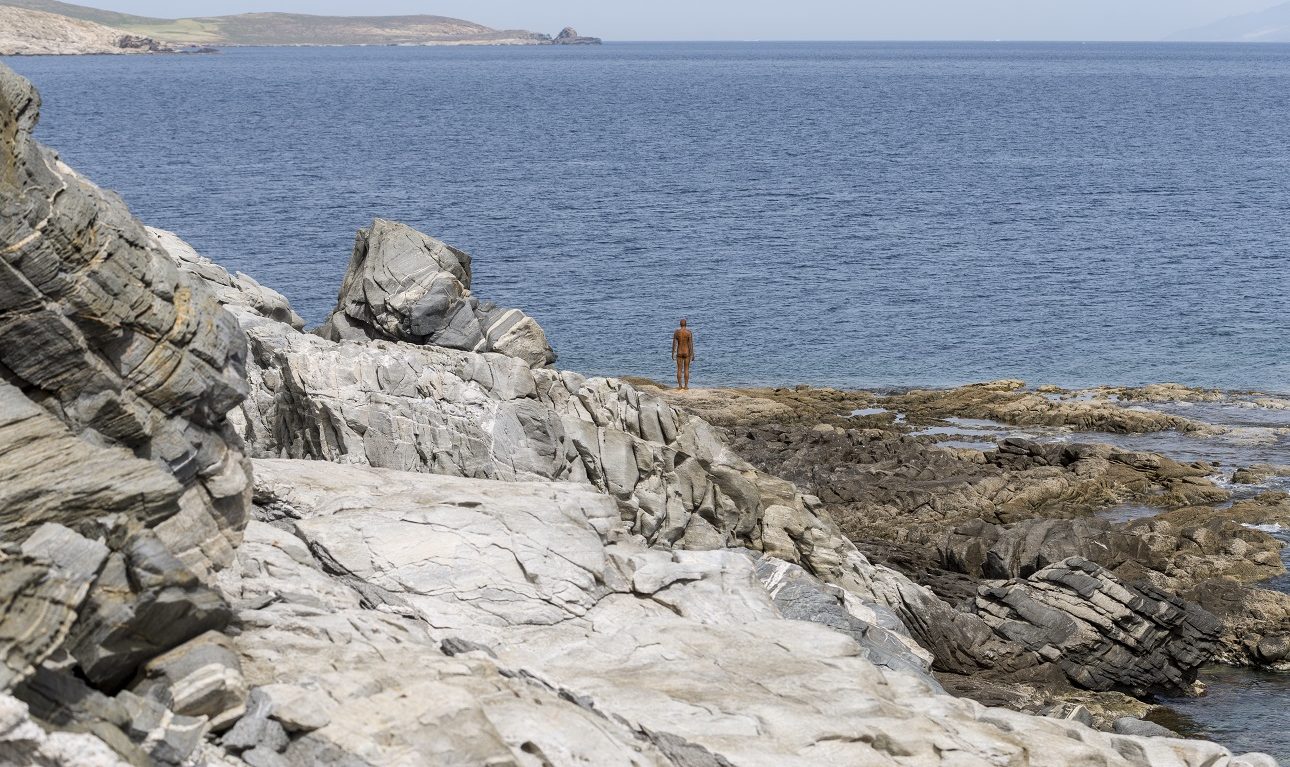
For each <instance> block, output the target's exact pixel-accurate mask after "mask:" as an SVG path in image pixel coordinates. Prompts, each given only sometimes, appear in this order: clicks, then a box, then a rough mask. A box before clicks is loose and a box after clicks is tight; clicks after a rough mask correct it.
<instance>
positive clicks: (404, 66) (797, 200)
mask: <svg viewBox="0 0 1290 767" xmlns="http://www.w3.org/2000/svg"><path fill="white" fill-rule="evenodd" d="M7 63H9V64H10V65H11V66H13V67H15V68H16V69H18V70H19V71H20V72H22V73H23V74H25V75H27V76H29V77H30V78H31V79H32V80H34V81H35V83H36V84H37V85H38V86H39V87H40V88H41V90H42V92H43V93H44V96H45V101H46V108H45V112H44V115H45V116H44V120H43V122H42V126H41V129H40V132H39V135H40V136H41V137H42V138H43V140H44V141H45V142H46V143H49V144H51V145H53V146H55V147H57V148H59V149H60V150H62V152H63V154H64V156H65V157H66V158H67V160H68V161H69V162H70V163H72V164H73V165H74V166H75V167H77V168H78V169H80V170H81V171H83V172H84V173H86V174H88V175H89V176H90V177H91V178H93V179H94V180H96V181H97V182H99V183H100V184H102V185H104V186H107V187H110V188H113V189H116V190H119V191H120V192H121V193H122V194H123V195H124V196H125V198H126V200H127V201H128V202H129V203H130V205H131V206H132V207H133V208H134V210H135V211H136V212H137V213H138V214H139V215H140V216H141V217H142V218H144V219H145V220H146V221H147V222H149V223H151V224H153V225H156V226H162V227H165V228H169V229H174V230H176V231H178V232H179V233H180V234H181V235H182V236H184V237H186V238H187V239H189V240H190V241H192V242H193V243H194V244H195V245H196V246H197V247H198V248H199V250H201V251H203V252H204V253H205V254H207V255H209V256H210V257H212V258H214V259H216V260H218V261H220V262H222V263H224V264H226V265H228V266H230V267H232V268H235V269H239V270H242V271H245V272H247V273H249V274H251V275H252V276H254V277H256V278H257V279H259V280H260V281H261V282H264V283H265V284H268V285H271V286H273V287H276V288H278V289H280V290H282V291H283V292H284V293H286V294H287V296H288V297H289V298H290V299H291V300H292V302H293V303H294V304H295V306H296V307H297V309H298V310H299V311H300V312H301V313H302V314H303V315H305V316H306V318H307V319H309V320H310V321H313V322H317V321H320V320H322V319H323V318H324V316H325V315H326V313H327V312H328V310H329V309H330V307H331V305H332V303H333V302H334V301H335V296H336V289H337V287H338V284H339V281H340V277H341V274H342V272H343V270H344V268H345V265H346V261H347V259H348V255H349V250H350V248H351V246H352V241H353V233H354V230H355V229H356V228H358V227H360V226H363V225H364V224H365V223H366V222H368V221H370V219H371V218H372V217H373V216H384V217H389V218H395V219H400V220H403V221H406V222H408V223H410V224H412V225H414V226H416V227H418V228H420V229H423V230H425V231H427V232H429V233H432V234H435V235H437V236H439V237H441V238H443V239H445V240H448V241H450V242H452V243H454V244H456V245H459V246H461V247H464V248H466V249H468V250H470V251H471V252H473V253H474V254H475V255H476V257H477V261H476V264H477V268H476V288H477V292H479V293H480V294H482V295H484V296H487V297H491V298H494V299H496V300H498V301H500V302H502V303H505V304H512V305H520V306H523V307H525V308H527V309H528V310H529V311H530V312H531V313H533V314H534V315H536V316H537V318H538V319H539V320H540V321H541V322H542V323H543V324H544V325H545V327H546V328H547V330H548V332H549V334H550V335H551V336H552V338H553V341H554V344H555V346H556V348H557V349H558V351H560V352H561V354H562V363H561V364H562V365H563V366H565V367H570V368H573V369H578V370H582V371H584V372H590V373H598V372H604V373H615V374H639V375H648V376H654V377H659V378H666V377H668V376H669V369H668V366H669V364H670V363H669V360H668V359H667V350H668V343H669V339H670V332H671V328H672V327H673V325H674V323H675V320H676V319H677V318H679V317H681V316H686V317H688V318H689V319H690V322H691V325H692V326H693V327H694V328H695V330H696V332H697V337H698V341H699V358H698V362H697V363H696V373H697V375H698V381H699V382H700V383H702V384H713V383H758V382H760V383H767V382H769V383H799V382H806V383H817V384H839V385H888V384H890V385H910V384H951V383H959V382H965V381H972V380H981V379H988V378H996V377H1002V376H1015V377H1023V378H1026V379H1028V380H1030V381H1031V382H1032V383H1043V382H1052V383H1060V384H1067V385H1078V384H1093V383H1122V384H1132V383H1144V382H1153V381H1162V380H1178V381H1181V382H1184V383H1190V384H1204V385H1216V386H1222V387H1228V388H1245V387H1250V388H1261V389H1271V390H1275V391H1285V390H1287V389H1290V385H1288V384H1287V383H1286V381H1287V378H1288V374H1290V363H1288V360H1290V336H1288V334H1287V333H1286V332H1285V330H1286V322H1285V299H1284V296H1285V293H1286V290H1287V289H1288V288H1290V271H1288V270H1287V266H1286V262H1285V259H1286V256H1287V253H1290V120H1287V119H1286V115H1287V113H1288V111H1290V110H1287V107H1288V106H1290V46H1279V45H1267V46H1218V45H1215V46H1204V45H1195V46H1193V45H1164V44H1161V45H1073V44H1072V45H1049V44H1034V45H1025V44H1007V45H992V44H976V45H960V44H817V43H813V44H685V45H672V44H622V45H607V46H603V47H600V48H578V49H573V48H569V49H565V48H557V47H543V48H472V49H436V48H317V49H243V50H236V49H235V50H229V51H226V52H224V53H222V54H219V55H214V56H184V57H118V58H113V57H84V58H70V57H69V58H31V59H9V60H7Z"/></svg>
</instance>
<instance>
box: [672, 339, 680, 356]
mask: <svg viewBox="0 0 1290 767" xmlns="http://www.w3.org/2000/svg"><path fill="white" fill-rule="evenodd" d="M679 335H680V334H679V333H673V334H672V359H676V347H678V346H680V342H681V339H680V338H678V337H677V336H679Z"/></svg>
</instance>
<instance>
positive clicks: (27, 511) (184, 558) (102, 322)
mask: <svg viewBox="0 0 1290 767" xmlns="http://www.w3.org/2000/svg"><path fill="white" fill-rule="evenodd" d="M38 104H39V102H38V99H37V96H36V94H35V91H34V90H33V89H32V88H31V86H30V84H29V83H27V82H26V81H25V80H23V79H21V78H19V77H18V76H16V75H14V74H13V73H12V72H11V71H9V70H8V69H7V68H4V67H2V66H0V167H3V168H5V169H6V170H5V172H4V173H3V174H0V199H2V200H3V201H4V202H3V206H4V215H3V217H0V505H3V508H4V515H3V520H0V531H2V532H3V549H2V552H3V553H0V604H2V605H3V612H0V645H2V646H3V650H4V654H5V663H4V666H3V668H2V669H0V692H5V693H10V694H12V695H13V696H15V697H16V698H18V699H20V700H22V701H23V702H24V703H26V704H28V705H29V706H31V710H32V714H33V715H34V716H35V717H37V718H38V719H39V720H41V721H42V722H44V723H46V724H48V725H57V726H60V727H67V728H69V729H74V730H77V731H81V732H89V733H92V735H93V737H94V738H98V739H99V740H100V741H102V742H103V743H105V744H107V746H109V747H110V748H111V749H112V750H113V751H114V752H116V753H117V754H119V755H121V756H122V757H123V758H125V759H126V760H127V761H132V762H134V763H145V762H150V763H156V764H179V763H181V762H183V761H185V760H186V759H188V757H189V756H190V755H191V754H192V753H193V752H194V750H195V749H196V748H197V747H198V745H199V744H200V742H201V739H202V737H203V734H204V732H205V729H206V727H207V723H208V720H207V719H205V718H200V717H187V716H184V715H181V714H178V713H176V712H175V711H173V710H171V709H170V708H168V706H170V705H172V704H174V703H175V702H176V700H177V698H176V696H175V695H173V694H169V692H173V691H169V692H168V688H170V687H171V684H170V683H169V682H168V681H166V679H164V678H158V679H156V680H154V683H153V684H152V687H153V689H154V690H155V691H156V692H157V693H158V699H147V698H143V697H141V696H140V695H138V694H137V693H136V692H135V691H132V690H130V689H127V688H129V687H131V686H132V685H133V684H134V683H135V680H136V675H137V674H139V673H140V672H141V670H142V669H143V668H144V667H145V666H146V665H147V664H148V663H149V662H150V661H154V660H155V659H156V657H157V656H159V655H162V654H164V653H173V652H182V650H179V649H177V648H181V647H183V646H185V645H186V644H188V643H189V642H191V641H195V640H196V639H197V637H199V635H202V634H204V633H206V632H210V631H218V630H220V629H222V628H224V627H225V626H226V625H227V623H228V620H229V618H230V617H231V613H230V610H229V608H228V606H227V604H225V602H224V601H223V599H222V598H221V597H220V596H219V595H218V594H217V593H216V592H215V591H213V590H212V589H211V588H210V584H211V583H212V582H213V577H214V573H216V572H217V571H219V570H220V569H221V568H223V567H226V566H228V565H229V564H231V563H232V562H233V560H234V555H233V551H234V547H235V546H236V545H237V544H238V543H239V541H240V540H241V530H242V528H243V526H244V525H245V522H246V515H247V509H248V508H249V505H250V493H251V480H250V474H249V468H250V466H249V463H248V462H247V460H246V459H245V457H244V456H243V454H242V450H241V440H240V439H239V438H238V437H237V435H236V434H235V433H234V431H233V430H232V428H231V426H230V424H229V422H228V421H227V418H226V415H227V413H228V412H229V410H230V409H231V408H233V407H234V406H236V405H237V404H238V402H239V401H240V400H241V399H242V397H244V396H245V395H246V391H247V387H246V382H245V378H244V376H245V356H246V341H245V338H244V337H243V335H242V333H241V331H240V330H239V328H238V327H237V324H236V322H235V321H234V319H233V318H232V317H231V316H230V315H228V314H226V313H225V312H224V311H222V310H221V309H220V307H219V303H218V302H217V300H216V298H215V296H214V295H212V294H211V293H210V292H208V290H207V289H206V287H205V286H204V285H203V284H201V282H200V281H199V280H195V279H192V278H191V277H189V276H188V275H186V274H185V273H184V272H183V271H181V270H180V269H177V268H176V267H175V266H174V265H173V263H172V262H171V260H170V259H169V258H167V257H166V255H165V254H164V253H162V252H161V251H160V250H159V249H158V248H156V247H155V246H154V245H153V243H152V242H151V240H150V238H149V236H148V234H147V232H145V231H144V229H143V227H142V226H141V225H140V224H139V223H138V222H137V221H135V220H134V219H133V218H132V217H131V216H130V214H129V212H128V211H127V210H126V208H125V205H124V204H123V203H122V202H121V200H120V199H119V198H117V197H116V196H115V195H111V194H109V193H105V192H103V191H102V190H99V189H98V188H96V187H94V186H93V185H92V184H90V183H88V182H86V181H85V180H83V179H81V178H80V177H79V176H77V175H76V174H75V173H74V172H72V171H71V169H70V168H68V167H67V166H66V165H64V164H62V163H61V162H60V161H59V160H58V158H57V156H56V155H54V154H53V153H52V152H49V151H48V150H46V149H44V148H43V147H40V146H39V145H38V144H37V143H36V142H35V141H33V140H32V138H31V131H32V129H33V128H34V127H35V123H36V119H37V114H38ZM233 697H236V696H233ZM161 700H164V701H165V702H160V701H161ZM229 703H230V705H237V702H236V701H232V700H230V701H229ZM14 717H15V719H14V721H15V722H18V723H16V724H15V725H14V726H15V727H18V728H19V729H20V730H21V729H22V728H23V727H25V725H21V723H20V722H19V717H18V714H17V713H14ZM14 737H15V738H18V740H13V741H11V742H10V746H7V747H11V748H12V749H15V750H16V752H17V753H23V754H26V757H25V758H27V759H29V760H31V762H32V763H41V764H43V763H49V764H57V763H61V762H60V761H59V760H62V759H65V758H66V759H73V757H70V756H66V755H65V754H64V752H63V751H60V750H59V749H60V748H61V746H60V744H62V743H65V742H69V741H65V740H63V739H59V738H56V737H53V736H51V737H50V739H46V740H41V739H40V738H38V737H35V736H34V734H32V733H28V734H23V735H21V736H19V735H17V734H15V735H14ZM77 742H79V743H80V745H79V746H77V748H83V749H84V754H85V755H86V759H87V760H89V761H94V760H96V759H98V757H97V756H93V754H96V753H98V752H99V751H102V749H99V748H98V746H96V745H93V744H92V743H91V744H87V743H86V742H83V741H77ZM14 758H17V757H14ZM105 763H107V762H105Z"/></svg>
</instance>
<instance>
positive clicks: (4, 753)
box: [0, 693, 127, 767]
mask: <svg viewBox="0 0 1290 767" xmlns="http://www.w3.org/2000/svg"><path fill="white" fill-rule="evenodd" d="M0 764H7V765H9V764H11V765H15V767H16V766H17V765H24V766H25V767H126V764H127V763H126V762H123V761H121V759H120V758H119V757H118V756H117V755H116V753H115V752H113V751H112V749H111V748H108V746H107V744H106V743H104V742H103V741H101V740H99V739H98V738H96V737H94V736H93V735H85V734H73V733H68V732H51V733H47V732H45V730H44V729H43V728H42V727H41V726H40V725H39V724H37V723H36V722H34V721H32V720H31V718H30V717H29V715H28V711H27V705H26V704H25V703H23V702H22V701H20V700H17V699H16V698H13V697H11V696H9V695H5V694H4V693H0Z"/></svg>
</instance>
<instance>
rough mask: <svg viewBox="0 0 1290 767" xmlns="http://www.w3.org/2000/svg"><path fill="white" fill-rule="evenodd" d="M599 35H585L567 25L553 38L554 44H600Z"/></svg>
mask: <svg viewBox="0 0 1290 767" xmlns="http://www.w3.org/2000/svg"><path fill="white" fill-rule="evenodd" d="M600 42H601V41H600V38H599V37H583V36H582V35H580V34H578V30H576V29H574V28H573V27H565V28H564V29H562V30H560V34H558V35H556V36H555V37H554V38H552V39H551V43H552V44H553V45H600Z"/></svg>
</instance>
